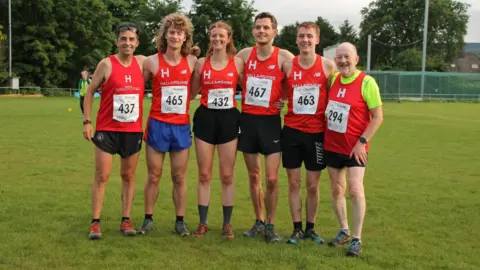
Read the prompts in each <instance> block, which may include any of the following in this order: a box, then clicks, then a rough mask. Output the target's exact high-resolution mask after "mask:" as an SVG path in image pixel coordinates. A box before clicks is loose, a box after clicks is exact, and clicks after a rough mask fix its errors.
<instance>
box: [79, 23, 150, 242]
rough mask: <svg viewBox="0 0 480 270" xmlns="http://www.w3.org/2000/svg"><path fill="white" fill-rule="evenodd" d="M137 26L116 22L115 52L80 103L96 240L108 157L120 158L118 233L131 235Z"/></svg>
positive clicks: (140, 86) (137, 139) (138, 89)
mask: <svg viewBox="0 0 480 270" xmlns="http://www.w3.org/2000/svg"><path fill="white" fill-rule="evenodd" d="M138 34H139V28H138V26H137V25H136V24H132V23H122V24H120V25H119V26H118V27H117V41H116V44H117V48H118V53H117V54H115V55H110V56H109V57H107V58H105V59H103V60H102V61H100V63H99V64H98V66H97V69H96V70H95V73H94V74H93V78H92V82H91V84H90V86H89V87H88V89H87V93H86V95H85V101H84V109H85V115H84V120H83V136H84V138H85V139H87V140H89V141H92V142H93V143H94V144H95V166H96V167H95V180H94V182H93V187H92V224H91V225H90V234H89V236H88V237H89V239H92V240H93V239H100V238H101V237H102V233H101V232H100V212H101V210H102V204H103V198H104V195H105V184H106V183H107V181H108V179H109V177H110V172H111V169H112V159H113V155H115V154H119V155H120V157H121V168H120V175H121V176H122V222H121V225H120V231H121V232H122V233H123V234H124V235H126V236H133V235H136V232H135V229H134V228H133V227H132V225H131V222H130V211H131V209H132V201H133V195H134V193H135V181H134V174H135V169H136V168H137V163H138V155H139V152H140V149H141V148H142V136H143V130H142V112H143V94H144V79H143V74H142V72H143V68H142V67H143V61H144V60H145V57H144V56H134V55H133V53H134V52H135V49H136V48H137V47H138V45H139V42H138ZM100 86H102V93H101V100H100V108H99V110H98V115H97V122H96V127H95V135H94V134H93V127H92V121H91V118H90V114H91V111H92V103H93V95H94V93H95V90H96V89H98V88H99V87H100Z"/></svg>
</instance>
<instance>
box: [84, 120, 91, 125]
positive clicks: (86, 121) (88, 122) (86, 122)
mask: <svg viewBox="0 0 480 270" xmlns="http://www.w3.org/2000/svg"><path fill="white" fill-rule="evenodd" d="M86 124H92V121H90V120H83V125H84V126H85V125H86Z"/></svg>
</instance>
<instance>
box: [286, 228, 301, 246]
mask: <svg viewBox="0 0 480 270" xmlns="http://www.w3.org/2000/svg"><path fill="white" fill-rule="evenodd" d="M304 237H305V235H304V233H303V231H302V230H293V232H292V235H290V238H288V240H287V244H292V245H296V244H298V243H299V242H300V240H302V239H303V238H304Z"/></svg>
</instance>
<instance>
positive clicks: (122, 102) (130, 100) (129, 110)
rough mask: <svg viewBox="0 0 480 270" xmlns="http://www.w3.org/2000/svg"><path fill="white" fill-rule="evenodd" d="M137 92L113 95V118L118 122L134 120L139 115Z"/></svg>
mask: <svg viewBox="0 0 480 270" xmlns="http://www.w3.org/2000/svg"><path fill="white" fill-rule="evenodd" d="M139 111H140V110H139V96H138V94H122V95H113V119H114V120H117V121H119V122H123V123H128V122H136V121H137V119H138V116H139Z"/></svg>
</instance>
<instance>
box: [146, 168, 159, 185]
mask: <svg viewBox="0 0 480 270" xmlns="http://www.w3.org/2000/svg"><path fill="white" fill-rule="evenodd" d="M161 176H162V169H155V170H149V171H148V182H149V183H150V184H153V185H158V182H159V181H160V177H161Z"/></svg>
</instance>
